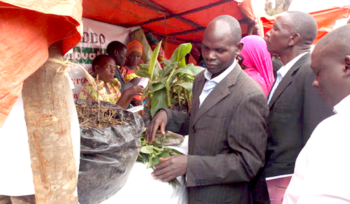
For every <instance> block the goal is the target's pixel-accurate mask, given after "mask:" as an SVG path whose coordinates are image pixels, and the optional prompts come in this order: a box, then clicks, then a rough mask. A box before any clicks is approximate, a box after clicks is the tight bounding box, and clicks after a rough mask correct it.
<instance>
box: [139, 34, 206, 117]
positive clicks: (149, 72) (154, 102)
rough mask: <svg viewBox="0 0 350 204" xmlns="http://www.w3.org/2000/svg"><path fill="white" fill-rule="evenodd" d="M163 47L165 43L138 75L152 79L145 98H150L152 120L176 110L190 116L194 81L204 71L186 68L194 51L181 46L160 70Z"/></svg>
mask: <svg viewBox="0 0 350 204" xmlns="http://www.w3.org/2000/svg"><path fill="white" fill-rule="evenodd" d="M161 44H162V41H161V42H160V43H159V44H158V46H157V47H156V49H155V50H154V51H153V54H152V58H151V61H150V64H149V65H148V64H142V65H140V70H136V71H135V73H136V74H137V75H139V76H141V77H146V78H149V84H148V86H147V87H146V88H145V89H144V96H146V97H148V100H147V103H149V104H148V105H149V106H150V107H151V110H150V111H151V116H152V117H153V116H154V115H155V113H156V112H157V111H158V110H159V109H161V108H172V109H175V108H176V107H177V109H178V110H184V111H187V112H189V110H190V108H191V107H190V104H191V98H192V85H193V80H194V77H195V76H196V75H197V74H198V73H200V72H201V71H203V68H202V67H199V66H194V65H193V64H186V61H185V56H186V55H187V54H188V53H190V52H191V49H192V45H191V44H190V43H184V44H181V45H179V47H178V48H176V50H175V51H174V52H173V54H172V56H171V58H170V59H169V60H165V61H163V62H161V63H162V65H163V66H164V68H163V69H160V64H159V63H158V61H157V58H158V54H159V49H160V46H161Z"/></svg>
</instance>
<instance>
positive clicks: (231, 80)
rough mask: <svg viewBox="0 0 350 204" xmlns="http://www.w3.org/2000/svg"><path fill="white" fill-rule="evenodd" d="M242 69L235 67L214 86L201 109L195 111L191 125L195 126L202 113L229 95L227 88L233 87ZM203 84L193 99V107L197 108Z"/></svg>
mask: <svg viewBox="0 0 350 204" xmlns="http://www.w3.org/2000/svg"><path fill="white" fill-rule="evenodd" d="M241 71H242V69H241V67H240V66H239V65H237V66H236V67H235V68H234V69H233V70H232V71H231V72H230V73H229V74H228V75H227V76H226V77H225V78H224V79H223V80H222V81H221V82H220V83H219V84H217V85H216V87H215V88H214V89H213V90H212V91H211V92H210V94H209V95H208V96H207V98H206V99H205V100H204V102H203V103H202V105H201V107H200V108H199V109H198V111H196V112H197V113H194V114H195V116H194V120H193V122H192V125H193V124H195V123H196V122H197V121H198V119H199V118H200V117H201V116H203V114H204V113H206V112H207V111H208V110H209V109H210V108H212V107H213V106H215V105H216V104H217V103H218V102H219V101H221V100H222V99H223V98H225V97H226V96H227V95H229V94H230V91H229V89H228V88H229V87H230V86H232V85H234V84H235V83H236V80H237V78H238V76H239V74H240V73H241ZM203 86H204V83H203V85H202V86H201V89H200V91H198V92H199V94H198V96H197V97H196V98H195V100H196V102H195V103H194V105H195V106H197V108H198V106H199V96H200V94H201V93H202V89H203Z"/></svg>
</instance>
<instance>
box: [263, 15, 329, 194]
mask: <svg viewBox="0 0 350 204" xmlns="http://www.w3.org/2000/svg"><path fill="white" fill-rule="evenodd" d="M316 35H317V24H316V22H315V20H314V19H313V17H312V16H310V15H309V14H307V13H304V12H298V11H289V12H285V13H282V14H281V15H279V16H278V17H277V19H276V21H275V23H274V25H273V28H272V29H271V30H270V31H269V32H268V33H267V34H266V43H267V48H268V50H269V51H270V52H271V54H276V55H278V56H279V57H280V59H281V61H282V62H283V64H284V66H283V67H281V68H280V69H279V70H278V72H277V78H276V82H275V84H274V86H273V87H272V89H271V92H270V94H269V97H268V104H269V108H270V113H269V116H268V134H269V139H268V146H267V155H266V166H265V170H264V174H265V176H266V177H267V180H269V179H271V180H274V179H275V178H276V176H279V178H278V179H280V180H275V181H281V182H280V183H279V184H278V185H279V187H287V186H286V185H288V183H289V180H290V176H291V174H293V172H294V164H295V160H296V158H297V156H298V154H299V152H300V151H301V149H302V148H303V147H304V145H305V144H306V142H307V140H308V139H309V137H310V135H311V133H312V131H313V130H314V128H315V127H316V126H317V124H318V123H320V122H321V121H322V120H323V119H325V118H327V117H329V116H330V115H331V114H332V110H331V109H330V108H328V107H327V106H326V104H325V103H324V101H323V100H322V99H321V98H320V96H319V95H318V94H317V90H316V89H314V88H313V87H312V81H313V79H314V78H315V75H314V73H313V72H312V70H311V69H310V54H309V50H310V47H311V44H312V43H313V41H314V40H315V38H316ZM268 186H269V181H268ZM270 190H271V188H270V186H269V191H270ZM270 197H271V194H270Z"/></svg>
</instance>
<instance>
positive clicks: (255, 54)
mask: <svg viewBox="0 0 350 204" xmlns="http://www.w3.org/2000/svg"><path fill="white" fill-rule="evenodd" d="M241 42H243V43H244V46H243V49H242V52H241V53H240V56H239V57H238V61H239V63H240V65H241V67H242V69H243V70H244V72H245V73H247V74H248V75H249V76H250V77H252V78H253V79H254V80H255V81H256V82H257V83H258V84H259V85H260V87H261V88H262V90H263V92H264V93H265V95H266V97H268V95H269V92H270V89H271V87H272V85H273V82H274V76H273V68H272V60H271V55H270V53H269V51H267V46H266V42H265V40H264V39H263V38H262V37H260V36H257V35H250V36H246V37H244V38H242V40H241Z"/></svg>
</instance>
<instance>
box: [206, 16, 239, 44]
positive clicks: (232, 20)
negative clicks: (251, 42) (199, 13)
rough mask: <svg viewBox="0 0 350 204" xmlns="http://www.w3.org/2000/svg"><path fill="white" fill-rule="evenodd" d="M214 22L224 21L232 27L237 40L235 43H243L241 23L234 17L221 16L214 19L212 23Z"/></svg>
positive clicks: (232, 32) (234, 37) (233, 35)
mask: <svg viewBox="0 0 350 204" xmlns="http://www.w3.org/2000/svg"><path fill="white" fill-rule="evenodd" d="M213 21H223V22H225V23H227V24H228V26H229V27H230V30H231V34H232V37H233V39H234V40H236V41H235V43H238V42H240V41H241V38H242V29H241V26H240V24H239V22H238V21H237V19H235V18H234V17H232V16H230V15H221V16H218V17H216V18H214V19H213V20H212V22H213Z"/></svg>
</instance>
